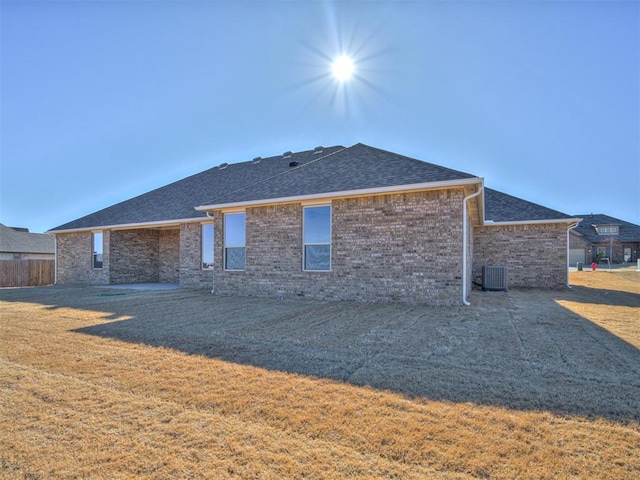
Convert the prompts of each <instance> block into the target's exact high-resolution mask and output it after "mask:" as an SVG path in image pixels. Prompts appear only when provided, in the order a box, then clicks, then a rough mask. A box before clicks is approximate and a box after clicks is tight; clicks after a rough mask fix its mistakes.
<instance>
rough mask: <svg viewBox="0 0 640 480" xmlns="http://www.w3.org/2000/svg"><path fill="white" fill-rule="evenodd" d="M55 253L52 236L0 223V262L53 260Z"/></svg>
mask: <svg viewBox="0 0 640 480" xmlns="http://www.w3.org/2000/svg"><path fill="white" fill-rule="evenodd" d="M55 251H56V245H55V239H54V238H53V236H51V235H48V234H46V233H29V230H28V229H26V228H11V227H7V226H5V225H2V224H1V223H0V260H41V259H45V260H47V259H49V260H53V259H54V257H55Z"/></svg>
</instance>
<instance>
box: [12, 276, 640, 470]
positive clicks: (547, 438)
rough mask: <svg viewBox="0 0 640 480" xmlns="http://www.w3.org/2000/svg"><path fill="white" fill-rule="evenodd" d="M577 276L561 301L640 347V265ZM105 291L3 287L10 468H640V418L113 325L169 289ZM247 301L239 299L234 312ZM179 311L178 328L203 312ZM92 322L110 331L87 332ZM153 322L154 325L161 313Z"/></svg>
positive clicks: (236, 314) (230, 309)
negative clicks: (338, 368)
mask: <svg viewBox="0 0 640 480" xmlns="http://www.w3.org/2000/svg"><path fill="white" fill-rule="evenodd" d="M579 274H580V275H579ZM571 280H572V283H573V284H575V285H578V286H576V287H575V289H576V290H580V289H582V290H580V291H579V292H578V293H575V292H573V293H572V294H571V295H564V294H562V295H560V297H561V298H559V299H557V300H556V301H557V302H558V303H559V304H561V305H562V306H563V307H564V308H565V309H568V310H570V311H573V312H576V313H578V314H579V315H580V316H582V317H583V318H585V319H587V320H588V321H591V322H594V323H597V324H598V325H599V326H600V327H602V328H604V329H605V330H607V331H610V332H612V333H613V334H614V335H616V336H618V337H619V338H620V339H622V340H624V341H625V342H627V343H629V344H631V345H635V346H636V347H638V346H639V345H640V331H639V330H638V323H639V320H638V305H636V304H634V302H637V298H638V297H637V295H640V274H635V272H633V273H631V272H629V273H609V272H596V273H592V272H577V273H576V274H572V279H571ZM96 292H97V291H96V290H92V289H64V288H59V287H53V288H48V289H47V288H44V289H22V290H19V291H18V290H13V291H9V290H4V291H2V292H0V299H2V301H1V303H0V308H1V310H0V312H1V320H0V328H1V330H0V425H1V428H0V477H2V478H9V479H13V478H15V479H18V478H20V479H21V478H29V479H36V478H132V477H136V478H173V477H175V478H265V479H270V478H273V479H276V478H277V479H281V478H311V479H314V478H318V479H319V478H402V479H404V478H409V479H410V478H504V479H513V478H549V479H552V478H554V479H555V478H617V479H624V478H629V479H632V478H633V479H635V478H638V477H639V476H640V456H639V455H638V453H639V447H640V425H639V424H638V422H636V421H635V420H627V421H623V420H620V421H614V420H610V419H606V418H603V417H598V416H592V417H587V416H583V415H582V416H581V415H567V414H562V413H553V411H536V410H533V409H529V410H526V411H524V410H518V409H514V408H508V407H505V406H500V405H499V404H496V405H490V404H485V405H477V404H473V403H471V402H452V401H431V400H429V399H428V398H425V397H417V398H415V397H414V398H410V397H407V396H405V395H402V394H399V393H393V392H391V391H384V390H377V389H374V388H371V387H362V386H356V385H353V384H350V383H344V382H337V381H334V380H329V379H327V378H317V377H312V376H304V375H299V374H292V373H284V372H282V371H277V370H272V369H265V368H259V367H256V366H252V365H248V364H246V363H245V364H241V363H238V362H231V361H224V360H222V359H220V358H215V357H211V356H202V355H192V354H188V353H187V352H188V351H189V349H188V348H186V347H185V348H181V349H176V348H166V347H162V346H158V345H157V343H158V342H155V344H154V342H152V341H149V342H146V343H144V342H135V341H124V340H122V339H117V338H113V337H112V336H109V335H103V336H101V335H100V329H101V328H103V327H102V326H104V328H105V329H107V327H108V326H109V325H113V324H114V322H116V323H115V324H118V323H117V322H121V324H125V323H126V322H127V321H128V320H129V319H130V318H133V317H134V316H135V315H141V314H140V313H136V312H142V311H143V310H144V309H149V307H150V303H149V302H153V301H154V299H155V298H161V297H154V295H164V294H160V293H158V292H153V293H147V294H134V293H132V294H127V295H124V296H115V295H114V296H98V295H97V294H96ZM617 292H627V295H626V296H620V295H619V293H617ZM629 294H630V295H631V296H630V295H629ZM182 295H183V296H186V297H189V296H190V295H191V296H193V301H194V302H195V301H196V299H197V298H202V299H203V300H202V302H204V301H211V300H210V297H209V298H208V299H207V298H206V297H202V295H201V294H200V293H198V292H189V291H186V292H183V293H182ZM572 295H573V296H572ZM162 298H164V297H162ZM487 298H489V297H487ZM493 298H500V297H498V296H496V297H493ZM542 298H543V299H546V298H548V295H547V296H545V295H542ZM590 298H593V300H594V301H593V302H592V303H589V301H588V299H590ZM616 299H618V300H616ZM545 301H546V300H545ZM618 301H621V302H622V303H623V304H622V305H618V304H617V303H618ZM477 303H479V304H482V303H483V302H482V301H478V302H477ZM198 305H200V306H202V305H204V303H199V304H198ZM238 305H239V304H238ZM471 308H477V309H478V310H475V311H474V310H471V311H472V312H480V313H483V312H485V313H486V310H481V308H482V307H471ZM492 308H493V307H492ZM383 311H388V310H384V309H383ZM437 311H439V310H434V312H437ZM126 312H129V313H130V314H127V313H126ZM172 313H173V312H171V311H167V312H165V314H166V315H171V314H172ZM201 314H203V313H202V312H201ZM245 314H246V311H245V310H243V309H242V308H241V307H240V306H236V304H233V303H230V304H229V307H228V315H229V316H230V317H234V318H236V319H237V321H238V322H242V321H243V320H242V319H243V315H245ZM158 315H159V314H158ZM194 318H195V317H194ZM171 320H172V321H173V322H174V323H175V326H176V327H175V328H176V329H177V330H178V331H179V330H180V328H185V325H187V324H190V323H192V324H194V325H195V323H196V321H195V320H194V319H193V318H191V317H189V318H185V317H176V318H172V319H171ZM425 321H428V319H427V320H425ZM192 327H193V328H196V326H193V325H192ZM278 327H279V326H278V324H275V323H270V324H269V328H272V329H277V328H278ZM87 328H91V329H93V330H92V332H97V334H91V335H89V334H85V333H81V332H82V329H87ZM144 328H148V335H149V338H153V336H154V323H153V319H152V318H151V319H149V320H148V323H145V324H144ZM198 328H199V327H198ZM319 328H321V327H319ZM105 331H106V330H105ZM188 341H189V340H185V342H187V343H188ZM250 353H251V352H244V354H245V355H250ZM636 355H637V353H636ZM635 401H637V399H636V400H635Z"/></svg>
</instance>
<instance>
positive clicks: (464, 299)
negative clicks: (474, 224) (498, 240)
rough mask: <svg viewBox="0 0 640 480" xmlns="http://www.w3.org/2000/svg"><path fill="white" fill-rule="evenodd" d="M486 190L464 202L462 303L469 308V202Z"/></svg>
mask: <svg viewBox="0 0 640 480" xmlns="http://www.w3.org/2000/svg"><path fill="white" fill-rule="evenodd" d="M483 190H484V185H481V186H480V190H478V191H477V192H476V193H472V194H471V195H468V196H466V197H464V200H463V201H462V303H463V304H464V305H466V306H467V307H468V306H469V305H471V304H470V303H469V302H467V200H471V199H472V198H474V197H477V196H478V195H480V194H481V193H482V191H483Z"/></svg>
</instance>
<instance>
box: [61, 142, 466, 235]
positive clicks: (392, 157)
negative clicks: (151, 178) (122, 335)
mask: <svg viewBox="0 0 640 480" xmlns="http://www.w3.org/2000/svg"><path fill="white" fill-rule="evenodd" d="M291 162H298V165H297V166H295V167H291V166H290V163H291ZM467 178H474V176H473V175H470V174H468V173H463V172H458V171H456V170H451V169H449V168H445V167H441V166H438V165H434V164H431V163H427V162H423V161H420V160H416V159H413V158H409V157H405V156H403V155H398V154H396V153H392V152H387V151H385V150H380V149H377V148H373V147H369V146H366V145H363V144H357V145H354V146H352V147H349V148H344V147H342V146H334V147H328V148H325V149H324V150H323V151H322V152H321V153H316V152H315V151H314V150H308V151H304V152H299V153H294V154H292V155H291V156H290V157H288V158H283V156H282V155H278V156H274V157H269V158H264V159H262V160H261V161H260V162H259V163H254V162H253V161H248V162H242V163H235V164H230V165H228V166H227V167H226V168H224V169H220V168H219V167H214V168H211V169H209V170H205V171H204V172H201V173H198V174H195V175H192V176H190V177H187V178H185V179H182V180H179V181H177V182H174V183H171V184H169V185H166V186H164V187H161V188H158V189H156V190H153V191H151V192H148V193H145V194H143V195H140V196H138V197H135V198H132V199H130V200H126V201H124V202H121V203H118V204H116V205H113V206H111V207H108V208H105V209H103V210H100V211H98V212H95V213H92V214H90V215H87V216H85V217H82V218H79V219H77V220H74V221H72V222H69V223H65V224H64V225H60V226H59V227H56V228H54V229H53V230H54V231H55V230H73V229H83V228H93V227H102V226H111V225H126V224H136V223H147V222H162V221H169V220H184V219H197V218H205V214H204V213H203V212H198V211H196V210H195V207H197V206H200V205H211V204H214V203H215V204H221V203H237V202H251V201H258V200H266V199H274V198H285V197H294V196H299V195H311V194H319V193H329V192H339V191H346V190H358V189H366V188H378V187H389V186H395V185H409V184H414V183H427V182H439V181H446V180H458V179H467Z"/></svg>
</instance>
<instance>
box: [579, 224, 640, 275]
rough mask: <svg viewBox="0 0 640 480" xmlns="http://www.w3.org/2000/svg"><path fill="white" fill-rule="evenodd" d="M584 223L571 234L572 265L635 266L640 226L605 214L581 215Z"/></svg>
mask: <svg viewBox="0 0 640 480" xmlns="http://www.w3.org/2000/svg"><path fill="white" fill-rule="evenodd" d="M578 216H579V217H581V218H582V219H583V220H582V221H581V222H580V224H579V225H578V226H577V227H576V228H575V229H574V230H572V231H571V235H570V242H569V264H570V265H575V264H576V262H583V263H591V262H594V261H595V262H599V261H600V260H602V259H604V258H608V259H609V260H610V261H611V263H626V262H632V263H635V262H636V261H637V260H638V252H640V226H639V225H635V224H633V223H630V222H625V221H624V220H620V219H619V218H614V217H610V216H609V215H603V214H593V213H590V214H585V215H578Z"/></svg>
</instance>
